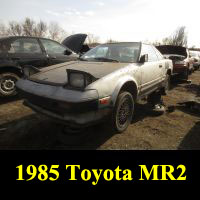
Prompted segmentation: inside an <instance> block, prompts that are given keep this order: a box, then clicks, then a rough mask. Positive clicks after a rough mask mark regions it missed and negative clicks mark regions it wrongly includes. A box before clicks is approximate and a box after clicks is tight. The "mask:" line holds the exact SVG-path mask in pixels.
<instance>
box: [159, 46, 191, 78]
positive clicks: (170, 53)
mask: <svg viewBox="0 0 200 200" xmlns="http://www.w3.org/2000/svg"><path fill="white" fill-rule="evenodd" d="M156 48H157V49H158V50H159V51H160V52H161V53H162V54H163V55H164V56H165V58H168V59H171V60H172V61H173V75H177V74H178V75H180V76H179V77H180V78H182V79H186V80H187V79H188V76H189V74H190V73H191V72H192V71H193V60H192V59H191V58H190V55H189V50H188V49H187V48H185V47H181V46H172V45H160V46H156Z"/></svg>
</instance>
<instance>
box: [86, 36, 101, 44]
mask: <svg viewBox="0 0 200 200" xmlns="http://www.w3.org/2000/svg"><path fill="white" fill-rule="evenodd" d="M87 35H88V37H87V44H88V45H92V44H97V43H99V37H98V36H95V35H94V34H91V33H88V34H87Z"/></svg>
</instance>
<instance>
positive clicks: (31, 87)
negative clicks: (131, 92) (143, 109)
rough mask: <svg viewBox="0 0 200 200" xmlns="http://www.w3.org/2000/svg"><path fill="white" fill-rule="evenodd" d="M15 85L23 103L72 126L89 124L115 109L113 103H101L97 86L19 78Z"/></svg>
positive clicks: (101, 118)
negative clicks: (78, 86)
mask: <svg viewBox="0 0 200 200" xmlns="http://www.w3.org/2000/svg"><path fill="white" fill-rule="evenodd" d="M16 85H17V89H18V90H19V91H20V94H21V95H22V96H23V98H24V99H25V101H24V105H26V106H28V107H30V108H31V109H32V110H34V111H36V112H38V113H41V114H44V115H46V116H48V117H51V118H53V119H55V120H57V121H59V122H61V123H64V124H67V125H69V126H72V127H83V126H89V125H90V124H93V123H95V122H98V121H100V120H103V119H104V118H105V117H106V116H108V115H109V114H110V113H111V111H112V107H111V106H110V105H106V106H100V105H99V95H98V92H97V91H96V90H90V91H85V92H80V91H73V90H68V89H64V88H63V87H61V86H52V85H45V84H39V83H35V82H32V81H28V80H20V81H18V82H17V84H16Z"/></svg>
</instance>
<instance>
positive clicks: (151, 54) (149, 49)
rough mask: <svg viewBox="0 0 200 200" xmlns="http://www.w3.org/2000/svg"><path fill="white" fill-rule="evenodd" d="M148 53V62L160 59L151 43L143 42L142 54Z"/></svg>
mask: <svg viewBox="0 0 200 200" xmlns="http://www.w3.org/2000/svg"><path fill="white" fill-rule="evenodd" d="M144 54H148V62H153V61H158V57H157V55H156V53H155V51H154V50H153V48H152V47H151V45H147V44H143V45H142V51H141V55H144Z"/></svg>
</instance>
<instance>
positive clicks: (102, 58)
mask: <svg viewBox="0 0 200 200" xmlns="http://www.w3.org/2000/svg"><path fill="white" fill-rule="evenodd" d="M94 59H95V60H99V61H107V62H119V60H115V59H111V58H104V57H97V58H94Z"/></svg>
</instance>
